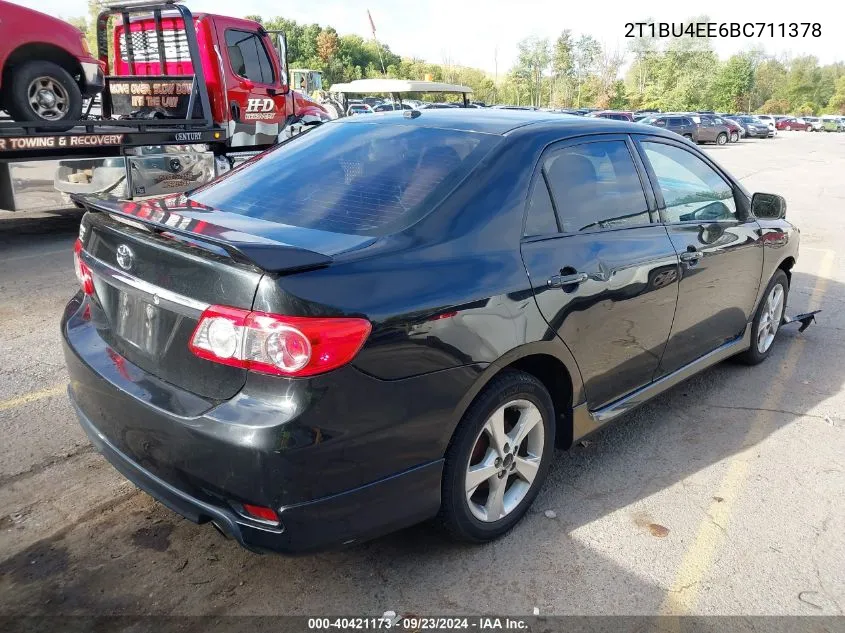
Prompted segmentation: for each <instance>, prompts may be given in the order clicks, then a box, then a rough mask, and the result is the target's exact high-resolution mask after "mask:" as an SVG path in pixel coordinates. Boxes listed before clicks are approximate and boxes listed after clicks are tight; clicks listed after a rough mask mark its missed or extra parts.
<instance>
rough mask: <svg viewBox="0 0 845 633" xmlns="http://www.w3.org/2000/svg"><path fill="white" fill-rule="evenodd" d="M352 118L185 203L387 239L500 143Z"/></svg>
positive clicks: (266, 156)
mask: <svg viewBox="0 0 845 633" xmlns="http://www.w3.org/2000/svg"><path fill="white" fill-rule="evenodd" d="M364 118H366V117H355V120H357V121H360V120H361V119H364ZM355 120H352V119H350V120H348V121H337V122H332V123H326V124H324V125H321V126H319V127H317V128H316V129H314V130H312V131H310V132H307V133H305V134H302V135H300V136H297V137H294V138H293V139H291V140H290V141H288V142H286V143H283V144H281V145H278V146H276V147H275V148H273V149H271V150H269V151H267V152H265V153H263V154H260V155H259V156H257V157H256V158H255V159H252V160H250V161H247V162H246V163H244V164H243V165H241V166H239V167H237V168H236V169H234V170H232V171H230V172H229V173H227V174H225V175H224V176H222V177H221V178H219V179H217V180H216V181H214V182H212V183H210V184H208V185H205V186H204V187H201V188H199V189H197V190H196V191H195V192H194V193H192V194H191V195H190V198H191V199H192V200H194V201H196V202H199V203H201V204H205V205H209V206H211V207H216V208H218V209H220V210H222V211H228V212H230V213H239V214H242V215H246V216H250V217H254V218H261V219H264V220H269V221H271V222H277V223H281V224H289V225H293V226H299V227H304V228H309V229H319V230H323V231H332V232H335V233H350V234H356V235H373V236H377V235H386V234H389V233H391V232H395V231H397V230H401V229H402V228H405V227H406V226H409V225H410V224H412V223H413V222H415V221H416V220H418V219H419V218H420V217H422V216H423V215H424V214H426V213H428V212H429V211H430V210H431V209H432V208H433V207H434V205H435V204H437V203H438V202H440V201H441V200H442V199H443V197H444V196H445V195H446V194H448V193H449V192H450V191H451V190H452V189H453V188H454V187H455V185H457V184H458V183H459V182H460V181H461V180H463V178H464V177H465V176H466V175H467V174H469V173H470V171H472V169H473V168H474V167H475V166H476V165H477V164H478V162H479V161H480V160H481V159H482V158H483V157H484V155H485V154H486V153H487V152H488V151H489V150H490V149H491V148H492V147H493V146H494V145H496V144H497V143H498V142H499V141H500V140H501V137H497V136H494V135H489V134H477V133H474V132H463V131H459V130H446V129H437V128H424V127H418V126H416V125H403V124H388V123H386V122H384V121H378V122H375V123H364V122H361V123H357V122H355Z"/></svg>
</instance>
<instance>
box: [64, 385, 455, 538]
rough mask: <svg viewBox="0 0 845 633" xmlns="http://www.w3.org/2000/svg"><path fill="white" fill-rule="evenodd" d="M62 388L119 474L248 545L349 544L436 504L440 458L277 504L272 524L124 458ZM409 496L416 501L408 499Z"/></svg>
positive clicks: (430, 511) (421, 516)
mask: <svg viewBox="0 0 845 633" xmlns="http://www.w3.org/2000/svg"><path fill="white" fill-rule="evenodd" d="M68 392H69V394H70V396H71V402H72V403H73V404H74V409H75V410H76V414H77V416H78V417H79V422H80V424H81V425H82V428H83V429H84V430H85V433H86V434H87V435H88V437H89V439H90V440H91V443H92V444H93V445H94V447H95V448H96V449H97V450H98V451H99V452H100V453H101V454H102V455H103V457H105V458H106V459H107V460H108V461H109V463H111V465H112V466H114V467H115V468H116V469H117V470H118V471H119V472H120V473H121V474H122V475H123V476H124V477H126V478H127V479H128V480H129V481H131V482H132V483H133V484H135V485H136V486H137V487H138V488H140V489H141V490H143V491H144V492H146V493H147V494H149V495H150V496H152V497H154V498H155V499H157V500H158V501H160V502H161V503H162V504H163V505H165V506H167V507H168V508H170V509H171V510H173V511H174V512H176V513H177V514H180V515H181V516H183V517H185V518H186V519H188V520H190V521H193V522H194V523H207V522H211V523H213V524H214V525H215V526H216V527H217V528H218V529H219V530H220V531H221V532H223V533H224V534H225V535H226V536H228V537H230V538H234V539H235V540H236V541H237V542H238V543H240V544H241V545H242V546H244V547H245V548H247V549H250V550H252V551H256V552H279V553H286V554H294V553H304V552H309V551H316V550H320V549H326V548H329V547H335V546H339V545H350V544H352V543H355V542H360V541H364V540H366V539H368V538H373V537H375V536H379V535H381V534H386V533H387V532H392V531H394V530H397V529H400V528H403V527H407V526H409V525H413V524H414V523H418V522H420V521H424V520H425V519H428V518H430V517H431V516H433V515H434V513H436V512H437V509H438V507H439V505H440V477H441V474H442V470H443V462H442V460H438V461H436V462H432V463H429V464H425V465H423V466H418V467H416V468H413V469H411V470H409V471H407V472H404V473H400V474H398V475H394V476H393V477H388V478H386V479H383V480H381V481H377V482H375V483H372V484H368V485H366V486H361V487H360V488H356V489H354V490H348V491H346V492H343V493H340V494H337V495H333V496H331V497H327V498H325V499H318V500H315V501H311V502H307V503H302V504H298V505H294V506H290V507H287V508H282V509H281V511H280V512H279V516H280V518H281V526H279V527H278V528H275V527H269V526H263V525H260V524H258V523H257V522H256V523H252V522H250V521H249V520H247V519H244V518H243V517H240V516H239V515H238V514H236V513H235V512H234V511H233V510H231V509H229V508H225V507H222V506H217V505H214V504H211V503H207V502H204V501H202V500H200V499H197V498H195V497H192V496H190V495H189V494H187V493H186V492H183V491H182V490H180V489H179V488H177V487H175V486H173V485H171V484H169V483H168V482H166V481H165V480H164V479H161V478H160V477H156V476H155V475H154V474H152V473H151V472H149V471H148V470H145V469H144V468H143V467H141V466H140V465H139V464H137V463H136V462H134V461H132V460H131V459H129V457H127V456H126V455H125V454H124V453H122V452H121V451H120V450H119V449H118V448H117V447H115V446H114V445H113V444H112V443H111V442H110V441H109V440H108V438H107V437H106V436H105V435H104V434H102V433H101V432H100V431H99V430H98V429H97V428H96V427H95V426H94V424H93V423H92V422H91V420H90V419H89V418H88V417H87V416H86V415H85V413H84V412H83V411H82V410H81V409H80V408H79V407H78V406H77V405H76V403H75V402H74V401H73V392H72V391H71V390H70V389H68ZM415 499H416V500H419V501H421V503H413V502H412V503H409V500H415Z"/></svg>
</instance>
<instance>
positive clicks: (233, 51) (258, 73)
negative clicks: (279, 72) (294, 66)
mask: <svg viewBox="0 0 845 633" xmlns="http://www.w3.org/2000/svg"><path fill="white" fill-rule="evenodd" d="M226 50H227V51H228V52H229V61H230V62H231V64H232V70H233V71H234V73H235V74H236V75H238V76H240V77H244V78H245V79H249V80H250V81H254V82H256V83H261V84H272V83H273V80H274V78H273V64H272V63H270V57H269V56H268V55H267V50H266V49H265V48H264V42H262V41H261V38H260V37H258V35H257V34H255V33H250V32H248V31H235V30H232V29H229V30H228V31H226ZM303 81H304V78H303Z"/></svg>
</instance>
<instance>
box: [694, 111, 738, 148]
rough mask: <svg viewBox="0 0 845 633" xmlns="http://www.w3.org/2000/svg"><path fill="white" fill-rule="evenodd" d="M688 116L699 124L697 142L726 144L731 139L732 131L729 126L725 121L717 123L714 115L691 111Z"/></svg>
mask: <svg viewBox="0 0 845 633" xmlns="http://www.w3.org/2000/svg"><path fill="white" fill-rule="evenodd" d="M687 116H689V118H690V119H692V120H693V122H694V123H696V124H697V125H698V138H697V139H696V142H697V143H716V145H725V144H726V143H727V142H728V141H729V140H730V137H731V132H730V129H729V128H728V126H727V125H726V124H725V123H724V122H722V123H716V121H715V119H714V118H713V115H710V114H698V113H691V114H688V115H687Z"/></svg>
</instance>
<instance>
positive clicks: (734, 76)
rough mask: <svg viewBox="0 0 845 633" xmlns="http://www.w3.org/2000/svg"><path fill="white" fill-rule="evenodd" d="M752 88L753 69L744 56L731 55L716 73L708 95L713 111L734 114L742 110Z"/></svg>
mask: <svg viewBox="0 0 845 633" xmlns="http://www.w3.org/2000/svg"><path fill="white" fill-rule="evenodd" d="M753 86H754V68H753V67H752V62H751V59H750V58H749V57H748V56H747V55H744V54H740V55H733V56H732V57H731V58H730V59H729V60H728V61H727V62H726V63H724V64H722V65H721V66H720V67H719V69H718V71H717V72H716V78H715V79H714V80H713V86H712V90H711V95H710V102H711V105H712V106H713V108H714V109H716V110H720V111H729V112H736V111H738V110H743V109H744V104H747V103H748V101H749V95H750V94H751V89H752V88H753Z"/></svg>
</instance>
